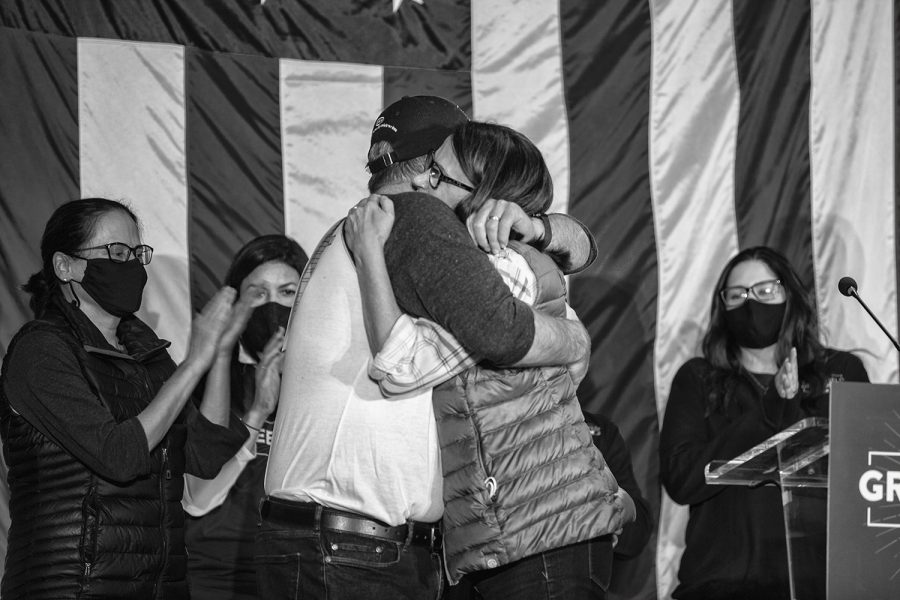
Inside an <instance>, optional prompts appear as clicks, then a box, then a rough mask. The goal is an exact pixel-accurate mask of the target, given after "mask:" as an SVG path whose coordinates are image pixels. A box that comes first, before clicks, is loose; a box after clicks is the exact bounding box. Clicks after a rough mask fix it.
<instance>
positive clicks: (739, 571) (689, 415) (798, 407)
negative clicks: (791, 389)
mask: <svg viewBox="0 0 900 600" xmlns="http://www.w3.org/2000/svg"><path fill="white" fill-rule="evenodd" d="M712 374H713V367H712V365H710V363H709V362H707V361H706V360H705V359H702V358H693V359H691V360H689V361H688V362H686V363H685V364H684V365H682V366H681V368H680V369H679V370H678V372H677V373H676V375H675V378H674V380H673V381H672V387H671V391H670V394H669V399H668V404H667V406H666V412H665V418H664V420H663V426H662V431H661V432H660V447H659V456H660V476H661V479H662V483H663V485H664V486H665V488H666V491H667V492H668V493H669V495H670V496H671V497H672V499H673V500H674V501H675V502H677V503H679V504H688V505H690V517H689V521H688V527H687V532H686V538H685V551H684V555H683V556H682V559H681V566H680V569H679V574H678V577H679V582H680V583H679V586H678V587H677V588H676V590H675V592H674V593H673V596H674V597H675V598H733V597H750V598H753V597H759V598H762V597H766V598H782V597H784V598H786V597H788V595H789V589H788V573H787V554H786V549H785V539H784V522H783V519H782V517H781V512H782V507H781V495H780V492H779V490H778V489H777V488H775V487H771V486H766V487H760V488H748V487H744V486H725V485H707V484H706V480H705V476H704V467H705V466H706V464H707V463H709V462H710V461H712V460H717V459H721V460H729V459H732V458H734V457H735V456H738V455H739V454H742V453H743V452H746V451H747V450H749V449H750V448H752V447H753V446H755V445H757V444H759V443H760V442H763V441H764V440H766V439H767V438H769V437H771V436H772V435H774V434H775V433H777V432H779V431H781V430H783V429H785V428H787V427H789V426H791V425H792V424H794V423H796V422H797V421H800V420H801V419H803V418H805V417H808V416H826V415H827V411H828V394H827V391H826V392H825V393H822V394H819V395H817V396H812V395H810V392H808V391H807V390H809V389H813V388H812V386H810V384H809V383H808V382H806V381H804V380H803V379H802V374H801V382H800V389H801V392H800V393H798V395H797V396H796V397H795V398H793V399H790V400H785V399H783V398H781V397H780V396H778V394H777V392H776V391H775V386H774V385H771V381H772V379H773V376H772V375H768V376H765V375H755V379H756V380H757V381H758V383H756V384H754V383H753V382H752V381H749V380H748V381H744V380H741V381H740V382H739V383H738V384H737V385H736V386H735V389H734V397H733V401H732V402H731V403H730V404H729V406H728V408H727V409H718V410H715V411H713V410H711V409H710V408H709V397H710V394H711V392H712V391H713V389H712V386H711V376H712ZM825 374H826V375H828V376H829V377H830V379H831V380H832V381H834V380H836V381H844V380H846V381H868V380H869V378H868V375H867V373H866V370H865V368H864V367H863V365H862V362H861V361H860V360H859V359H858V358H857V357H855V356H854V355H852V354H850V353H847V352H841V351H837V350H828V351H827V352H826V356H825ZM804 395H807V396H809V397H805V396H804Z"/></svg>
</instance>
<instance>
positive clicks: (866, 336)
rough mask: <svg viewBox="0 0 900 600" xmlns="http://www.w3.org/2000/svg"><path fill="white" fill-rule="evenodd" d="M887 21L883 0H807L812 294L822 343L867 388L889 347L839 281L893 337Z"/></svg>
mask: <svg viewBox="0 0 900 600" xmlns="http://www.w3.org/2000/svg"><path fill="white" fill-rule="evenodd" d="M893 28H894V15H893V3H892V2H891V1H890V0H865V1H863V0H857V1H856V2H830V1H825V0H815V1H814V2H813V3H812V39H811V54H812V64H811V68H810V71H811V79H812V90H811V99H810V125H809V128H810V166H811V186H812V214H813V257H814V262H815V270H816V294H817V298H818V305H819V315H820V318H821V322H822V325H823V329H824V331H825V332H827V336H826V338H825V339H826V341H827V343H828V344H829V345H832V346H836V347H838V348H842V349H848V350H852V351H853V352H854V353H856V354H858V355H859V356H860V358H862V359H863V362H864V363H865V365H866V369H867V370H868V372H869V377H870V378H871V379H872V380H873V381H876V382H897V377H898V372H897V368H898V365H897V358H896V353H895V350H894V348H893V346H892V345H891V343H890V341H889V340H888V339H887V337H886V336H885V335H884V333H883V332H882V331H881V330H880V329H879V328H878V326H877V325H875V324H874V323H873V322H872V320H871V319H870V318H869V316H868V315H867V314H865V312H864V311H863V310H862V307H860V306H859V305H858V304H857V303H856V301H855V300H853V299H850V298H845V297H843V296H841V295H840V294H839V293H838V291H837V284H838V281H839V280H840V278H841V277H842V276H844V275H852V276H853V277H854V278H855V279H856V281H857V282H858V283H859V287H860V295H861V296H862V298H863V299H864V300H865V302H866V304H868V305H869V307H870V308H871V309H872V311H873V312H874V313H875V314H876V315H878V316H879V318H880V319H881V321H882V322H883V323H884V325H885V327H886V328H887V329H888V330H889V331H891V332H892V333H893V334H894V335H896V333H897V282H896V264H895V259H896V253H895V252H896V239H895V235H894V222H895V221H894V176H895V175H894V128H895V123H894V102H895V100H894V63H893V59H894V31H893Z"/></svg>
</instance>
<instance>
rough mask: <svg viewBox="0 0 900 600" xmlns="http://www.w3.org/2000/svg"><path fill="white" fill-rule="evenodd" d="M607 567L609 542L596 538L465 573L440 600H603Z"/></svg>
mask: <svg viewBox="0 0 900 600" xmlns="http://www.w3.org/2000/svg"><path fill="white" fill-rule="evenodd" d="M606 537H608V536H606ZM611 563H612V542H611V540H607V539H605V538H598V539H597V540H591V541H588V542H581V543H578V544H571V545H569V546H563V547H562V548H555V549H553V550H547V551H546V552H541V553H540V554H535V555H533V556H528V557H526V558H523V559H521V560H517V561H516V562H514V563H512V564H509V565H504V566H502V567H498V568H496V569H490V570H487V571H479V572H476V573H469V574H468V575H466V576H465V577H463V578H462V581H460V583H459V584H458V585H454V586H450V587H449V588H448V589H447V592H446V593H445V595H444V599H445V600H502V599H509V600H589V599H590V600H599V599H603V598H606V591H607V588H608V587H609V575H610V568H611Z"/></svg>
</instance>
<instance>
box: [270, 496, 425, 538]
mask: <svg viewBox="0 0 900 600" xmlns="http://www.w3.org/2000/svg"><path fill="white" fill-rule="evenodd" d="M259 514H260V516H261V517H262V518H263V519H271V520H276V521H282V522H286V523H290V524H291V525H295V526H297V527H308V528H310V529H330V530H332V531H342V532H345V533H354V534H356V535H362V536H367V537H375V538H379V539H383V540H390V541H392V542H398V543H401V544H402V543H409V544H412V545H415V546H428V547H430V548H432V549H433V550H439V549H440V547H441V542H442V539H441V528H440V522H439V521H438V522H435V523H421V522H418V521H410V522H408V523H404V524H403V525H395V526H393V527H392V526H390V525H386V524H384V523H382V522H381V521H376V520H375V519H372V518H370V517H366V516H364V515H358V514H356V513H351V512H346V511H342V510H334V509H331V508H326V507H324V506H321V505H319V504H313V503H311V502H294V501H291V500H284V499H282V498H273V497H268V498H264V499H263V501H262V502H261V503H260V507H259Z"/></svg>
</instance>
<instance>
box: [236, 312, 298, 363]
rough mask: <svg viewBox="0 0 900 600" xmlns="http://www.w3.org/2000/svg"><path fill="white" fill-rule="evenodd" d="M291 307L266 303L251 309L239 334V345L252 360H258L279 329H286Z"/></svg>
mask: <svg viewBox="0 0 900 600" xmlns="http://www.w3.org/2000/svg"><path fill="white" fill-rule="evenodd" d="M290 316H291V307H290V306H282V305H281V304H278V303H277V302H267V303H266V304H262V305H260V306H257V307H256V308H254V309H253V314H251V315H250V320H249V321H247V328H246V329H244V333H242V334H241V345H242V346H244V349H245V350H246V351H247V352H249V353H250V355H251V356H253V358H255V359H256V360H259V355H260V354H262V351H263V348H265V347H266V344H267V343H268V342H269V340H270V339H272V336H273V335H275V332H276V331H278V328H279V327H285V328H287V322H288V317H290Z"/></svg>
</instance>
